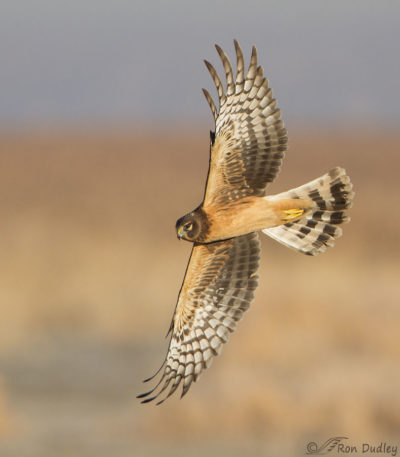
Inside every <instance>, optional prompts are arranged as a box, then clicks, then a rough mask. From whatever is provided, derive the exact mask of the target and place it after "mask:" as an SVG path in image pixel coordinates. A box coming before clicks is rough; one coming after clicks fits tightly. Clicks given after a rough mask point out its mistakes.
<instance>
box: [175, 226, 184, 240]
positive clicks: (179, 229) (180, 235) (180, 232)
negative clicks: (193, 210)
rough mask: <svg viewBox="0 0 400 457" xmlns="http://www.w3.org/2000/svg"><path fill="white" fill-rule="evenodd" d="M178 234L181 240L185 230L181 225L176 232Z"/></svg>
mask: <svg viewBox="0 0 400 457" xmlns="http://www.w3.org/2000/svg"><path fill="white" fill-rule="evenodd" d="M176 236H177V237H178V240H181V239H182V238H183V231H182V227H179V228H178V230H177V232H176Z"/></svg>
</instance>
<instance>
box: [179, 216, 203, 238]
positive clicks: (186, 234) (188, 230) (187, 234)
mask: <svg viewBox="0 0 400 457" xmlns="http://www.w3.org/2000/svg"><path fill="white" fill-rule="evenodd" d="M199 232H200V227H199V223H198V221H197V220H196V218H195V217H194V216H193V215H192V214H187V215H186V216H184V217H181V218H180V219H179V220H178V221H177V223H176V234H177V236H178V238H179V239H182V238H183V239H184V240H187V241H194V240H195V239H196V237H197V236H198V234H199Z"/></svg>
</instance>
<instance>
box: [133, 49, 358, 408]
mask: <svg viewBox="0 0 400 457" xmlns="http://www.w3.org/2000/svg"><path fill="white" fill-rule="evenodd" d="M234 44H235V49H236V58H237V72H236V76H234V74H233V71H232V66H231V64H230V62H229V59H228V58H227V56H226V54H225V53H224V51H223V50H222V49H221V48H220V47H219V46H216V48H217V51H218V53H219V55H220V57H221V60H222V64H223V67H224V70H225V77H226V90H225V91H224V88H223V85H222V82H221V80H220V78H219V76H218V74H217V72H216V71H215V69H214V67H213V66H212V65H211V64H210V63H209V62H207V61H205V63H206V66H207V68H208V70H209V72H210V74H211V77H212V78H213V80H214V83H215V86H216V89H217V93H218V98H219V110H217V108H216V106H215V103H214V101H213V99H212V97H211V96H210V94H209V93H208V92H207V91H206V90H205V89H203V91H204V94H205V96H206V99H207V101H208V103H209V105H210V108H211V111H212V113H213V116H214V119H215V132H213V133H212V135H211V139H212V142H211V150H210V166H209V171H208V177H207V183H206V188H205V193H204V199H203V202H202V203H201V205H200V206H199V207H198V208H196V209H195V210H194V211H192V212H190V213H188V214H186V215H185V216H183V217H182V218H181V219H179V220H178V221H177V223H176V230H177V235H178V237H179V238H183V239H185V240H187V241H191V242H193V243H194V244H193V249H192V254H191V257H190V260H189V264H188V266H187V269H186V274H185V278H184V281H183V284H182V287H181V290H180V293H179V297H178V302H177V305H176V308H175V312H174V316H173V319H172V323H171V326H170V333H171V340H170V344H169V348H168V353H167V356H166V358H165V360H164V363H163V365H162V366H161V368H160V370H162V369H163V367H164V371H163V374H162V376H161V379H160V380H159V382H158V384H157V385H156V386H155V387H154V388H153V389H152V390H150V391H149V392H146V393H145V394H142V395H139V398H144V400H143V402H149V401H151V400H153V399H155V398H157V397H158V396H159V395H160V394H161V393H162V392H166V391H167V392H166V395H165V396H164V398H163V399H162V400H160V401H159V402H158V403H162V402H163V401H164V400H165V399H166V398H167V397H168V396H170V395H171V394H172V393H173V392H174V391H175V390H176V389H177V388H178V386H179V385H180V384H181V383H182V384H183V391H182V395H184V394H185V393H186V392H187V391H188V389H189V387H190V385H191V383H192V382H193V381H196V379H197V378H198V376H199V375H200V373H201V372H202V371H203V370H204V369H205V368H206V367H208V366H209V365H210V363H211V361H212V360H213V357H214V356H215V355H217V354H218V353H219V352H220V350H221V348H222V344H223V343H225V342H226V341H227V340H228V338H229V335H230V333H231V332H232V331H233V330H234V329H235V327H236V322H237V321H238V320H239V319H241V317H242V315H243V312H244V311H246V310H247V309H248V307H249V306H250V304H251V302H252V300H253V298H254V290H255V288H256V287H257V279H258V277H257V276H256V271H257V268H258V262H259V256H260V243H259V239H258V235H257V233H256V232H257V231H260V230H262V231H263V232H264V233H266V234H268V235H269V236H271V237H273V238H275V239H276V240H278V241H279V242H281V243H283V244H285V245H287V246H289V247H292V248H294V249H296V250H298V251H300V252H303V253H305V254H309V255H316V254H318V253H319V252H323V251H324V250H325V249H326V247H327V246H332V245H333V241H334V239H335V238H337V237H338V236H340V235H341V229H340V228H339V227H337V225H338V224H341V223H343V222H346V221H347V220H348V217H347V216H346V215H345V210H346V209H347V208H349V207H350V205H351V201H352V198H353V195H354V194H353V192H352V190H351V189H352V185H351V183H350V180H349V178H348V176H346V174H345V171H344V170H343V169H341V168H335V169H333V170H331V171H330V172H329V173H327V174H326V175H324V176H322V177H321V178H318V179H316V180H314V181H312V182H310V183H308V184H305V185H303V186H301V187H298V188H296V189H293V190H291V191H288V192H284V193H282V194H279V195H275V196H265V188H266V186H267V184H268V183H269V182H271V181H273V180H274V178H275V177H276V175H277V174H278V172H279V170H280V167H281V163H282V159H283V156H284V153H285V151H286V148H287V133H286V129H285V128H284V125H283V122H282V120H281V113H280V110H279V109H278V108H277V106H276V100H275V99H274V98H273V96H272V90H271V89H270V88H269V85H268V80H267V79H266V78H264V76H263V69H262V67H261V66H259V65H258V63H257V52H256V48H255V47H254V46H253V48H252V54H251V59H250V65H249V68H248V71H247V73H246V75H245V72H244V60H243V53H242V50H241V48H240V46H239V44H238V43H237V41H234ZM160 370H159V371H160ZM159 371H158V372H159ZM158 372H157V373H156V374H158ZM154 376H155V375H154ZM154 376H153V378H154ZM153 378H150V379H153ZM147 381H148V380H147ZM168 389H169V390H168Z"/></svg>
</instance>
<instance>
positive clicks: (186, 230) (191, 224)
mask: <svg viewBox="0 0 400 457" xmlns="http://www.w3.org/2000/svg"><path fill="white" fill-rule="evenodd" d="M183 228H184V229H185V232H190V231H191V230H192V228H193V223H192V222H188V223H187V224H185V225H184V226H183Z"/></svg>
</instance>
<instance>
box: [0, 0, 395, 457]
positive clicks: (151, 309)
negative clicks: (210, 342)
mask: <svg viewBox="0 0 400 457" xmlns="http://www.w3.org/2000/svg"><path fill="white" fill-rule="evenodd" d="M233 38H236V39H238V41H239V42H240V44H241V46H242V48H243V51H244V53H245V58H246V62H248V60H249V54H250V48H251V45H252V44H255V45H257V48H258V52H259V60H260V63H261V64H262V65H263V67H264V70H265V74H266V75H267V76H268V78H269V80H270V83H271V86H272V88H273V89H274V93H275V94H276V97H277V99H278V102H279V106H280V108H281V109H282V112H283V115H284V120H285V122H286V126H287V128H288V130H289V139H290V142H289V151H288V153H287V156H286V159H285V162H284V166H283V169H282V172H281V174H280V176H279V179H278V180H277V182H276V183H274V184H273V185H272V186H271V187H270V192H271V193H276V192H280V191H283V190H285V189H288V188H291V187H295V186H297V185H300V184H303V183H304V182H306V181H308V180H311V179H313V178H315V177H317V176H320V175H321V174H323V173H325V172H326V171H327V170H329V169H330V168H332V167H334V166H337V165H340V166H342V167H345V168H346V169H347V171H348V173H349V174H350V176H351V177H352V181H353V183H354V186H355V191H356V199H355V204H354V208H353V209H352V210H351V211H350V215H351V217H352V221H351V223H350V224H348V225H347V226H345V227H344V236H343V238H341V239H340V240H339V241H338V242H337V243H336V246H335V248H334V249H332V250H328V252H326V253H325V254H324V255H322V256H319V257H316V258H308V257H305V256H301V255H300V254H298V253H296V252H294V251H291V250H288V249H286V248H284V247H283V246H280V245H278V244H277V243H276V242H274V241H273V240H270V239H268V238H267V237H263V239H262V249H263V255H262V259H261V268H260V276H261V281H260V286H259V288H258V290H257V293H256V300H255V303H254V304H253V305H252V308H251V311H250V312H249V313H248V314H246V316H245V318H244V320H243V321H242V322H241V323H240V325H239V326H238V329H237V331H236V332H235V334H234V335H232V337H231V340H230V343H229V344H228V345H227V346H226V347H225V348H224V350H223V353H222V355H221V356H220V357H218V359H217V360H215V362H214V364H213V366H212V368H211V369H210V370H207V371H206V372H205V373H204V374H203V375H202V376H201V378H200V380H199V382H198V383H196V384H195V385H194V386H193V387H192V388H191V390H190V391H189V393H188V395H187V396H186V397H185V398H184V399H183V400H179V397H178V395H175V396H174V397H171V398H170V399H169V400H168V402H166V403H165V404H163V405H162V406H159V407H155V406H154V405H152V404H150V405H141V404H139V402H138V400H136V398H135V397H136V395H137V394H138V393H141V392H143V391H145V390H147V385H143V384H142V383H141V380H142V379H144V378H146V377H148V376H150V375H151V374H153V372H154V371H155V370H156V369H157V368H158V366H159V364H160V363H161V361H162V358H163V356H164V354H165V350H166V347H167V340H165V339H164V335H165V333H166V331H167V329H168V327H169V324H170V319H171V316H172V312H173V309H174V306H175V301H176V297H177V294H178V291H179V287H180V285H181V281H182V278H183V274H184V271H185V267H186V263H187V260H188V256H189V253H190V248H191V246H190V245H189V243H184V242H181V243H179V242H178V241H177V239H176V236H175V230H174V224H175V221H176V219H177V218H178V217H180V216H182V215H183V214H184V213H186V212H187V211H189V210H190V209H192V208H194V207H195V206H196V205H197V204H198V203H199V202H200V201H201V198H202V196H203V186H204V182H205V176H206V172H207V166H208V148H209V133H208V131H209V130H210V129H212V128H213V123H212V116H211V113H210V112H209V108H208V106H207V103H206V102H205V100H204V99H203V98H204V97H203V95H202V93H201V91H200V89H201V87H206V88H208V89H212V81H211V78H210V77H209V75H208V73H207V71H206V69H205V67H204V65H203V63H202V59H204V58H205V59H207V60H210V61H211V62H213V63H214V64H215V65H216V66H217V68H218V69H219V70H220V71H221V65H220V63H219V62H218V58H217V57H218V55H217V53H216V52H215V49H214V47H213V45H214V43H218V44H220V45H221V46H222V47H223V48H224V49H225V50H226V52H227V53H228V54H229V55H230V56H231V57H232V60H233V61H234V58H233V56H234V54H233V52H234V51H233V50H234V48H233V41H232V40H233ZM399 42H400V4H399V3H398V2H395V1H389V0H383V1H382V0H380V1H378V0H376V1H372V0H352V1H351V2H349V1H348V0H336V1H325V2H321V1H319V0H302V1H299V2H292V1H289V0H279V1H278V0H276V1H272V0H269V1H266V0H263V1H261V0H260V1H256V0H249V1H247V2H239V1H236V0H231V1H229V2H228V1H218V0H217V1H215V0H214V1H211V0H203V1H202V2H197V3H194V2H187V1H178V0H170V1H169V2H161V1H154V2H145V1H136V0H133V1H132V0H131V1H126V0H115V1H113V2H109V1H105V0H96V1H95V0H80V1H79V2H78V1H75V0H71V1H69V2H63V1H54V0H52V1H50V0H35V1H26V0H25V1H24V0H22V1H19V2H14V1H11V0H3V1H2V2H1V6H0V55H1V63H2V65H1V67H2V69H1V72H0V211H1V224H0V253H1V255H0V306H1V320H0V455H1V457H21V456H23V457H31V456H32V457H33V456H40V457H47V456H49V457H50V456H51V457H53V456H55V455H56V456H57V457H64V456H82V457H86V456H96V457H102V456H109V455H114V456H115V457H125V456H133V455H134V456H150V457H152V456H159V455H160V456H185V457H192V456H203V455H221V456H224V455H229V456H243V455H248V456H261V455H265V456H277V455H304V454H305V452H306V447H307V443H308V442H310V441H314V442H316V443H319V444H322V443H323V442H324V441H325V440H327V439H328V438H330V437H334V436H344V437H347V438H348V440H347V442H348V443H349V444H352V445H357V446H359V447H361V446H362V444H363V443H370V444H372V445H379V444H380V443H381V442H386V443H388V444H390V445H398V446H400V390H399V385H400V364H399V358H400V332H399V322H400V309H399V298H400V284H399V279H398V277H399V260H398V233H399V231H400V216H399V209H398V208H399V197H398V196H399V190H400V189H399V183H398V170H399V166H400V159H399V150H400V133H399V128H398V126H399V122H400V109H399V97H398V82H399V80H400V63H399V59H398V54H399ZM212 93H213V94H215V91H212ZM360 451H361V449H360V450H359V452H360ZM366 455H368V454H366Z"/></svg>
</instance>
